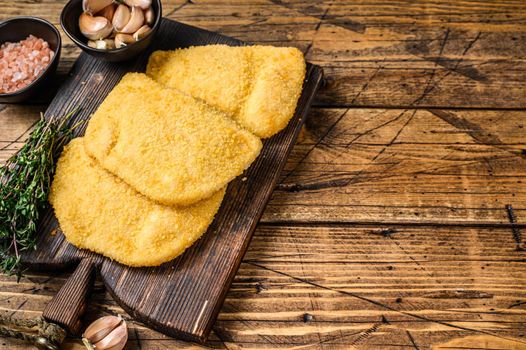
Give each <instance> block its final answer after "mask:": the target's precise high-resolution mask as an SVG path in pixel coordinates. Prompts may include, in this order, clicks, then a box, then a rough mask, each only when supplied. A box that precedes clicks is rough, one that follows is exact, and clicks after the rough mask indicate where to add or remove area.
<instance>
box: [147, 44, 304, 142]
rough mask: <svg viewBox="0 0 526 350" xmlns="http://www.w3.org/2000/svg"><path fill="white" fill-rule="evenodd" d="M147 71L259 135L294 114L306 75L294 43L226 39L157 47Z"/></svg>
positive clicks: (269, 132) (268, 132) (274, 130)
mask: <svg viewBox="0 0 526 350" xmlns="http://www.w3.org/2000/svg"><path fill="white" fill-rule="evenodd" d="M146 74H148V75H149V76H151V77H152V78H153V79H154V80H156V81H157V82H159V83H161V84H162V85H164V86H167V87H171V88H175V89H178V90H180V91H183V92H186V93H188V94H190V95H192V96H193V97H196V98H199V99H201V100H203V101H205V102H206V103H208V104H210V105H212V106H214V107H216V108H218V109H220V110H222V111H225V112H227V113H228V114H229V115H231V116H232V117H233V118H234V119H235V120H236V121H237V122H238V123H239V124H241V125H242V126H244V127H245V128H247V129H248V130H249V131H251V132H252V133H254V134H255V135H257V136H259V137H261V138H267V137H270V136H272V135H274V134H276V133H277V132H279V131H280V130H282V129H283V128H285V126H286V125H287V124H288V122H289V120H290V119H291V118H292V116H293V115H294V111H295V109H296V104H297V102H298V98H299V96H300V94H301V89H302V86H303V80H304V78H305V60H304V58H303V54H302V53H301V51H299V50H298V49H296V48H293V47H273V46H257V45H256V46H246V47H231V46H227V45H207V46H195V47H190V48H185V49H178V50H175V51H156V52H154V53H153V54H152V55H151V56H150V59H149V62H148V67H147V70H146Z"/></svg>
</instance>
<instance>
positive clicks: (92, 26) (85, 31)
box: [79, 12, 113, 40]
mask: <svg viewBox="0 0 526 350" xmlns="http://www.w3.org/2000/svg"><path fill="white" fill-rule="evenodd" d="M79 29H80V32H81V33H82V35H84V36H85V37H86V38H88V39H91V40H99V39H104V38H105V37H107V36H108V35H110V34H111V31H112V30H113V27H112V26H111V23H110V21H108V20H107V19H106V18H105V17H101V16H96V17H93V16H91V15H89V14H87V13H85V12H83V13H82V14H81V15H80V17H79Z"/></svg>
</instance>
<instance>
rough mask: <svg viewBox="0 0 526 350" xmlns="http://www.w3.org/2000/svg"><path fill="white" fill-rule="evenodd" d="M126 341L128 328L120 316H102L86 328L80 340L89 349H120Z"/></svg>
mask: <svg viewBox="0 0 526 350" xmlns="http://www.w3.org/2000/svg"><path fill="white" fill-rule="evenodd" d="M127 341H128V328H127V327H126V322H125V321H124V320H123V319H122V317H120V316H104V317H101V318H99V319H98V320H95V321H94V322H93V323H92V324H90V325H89V326H88V328H86V330H85V331H84V334H83V335H82V342H83V343H84V345H85V346H86V348H87V349H89V350H122V349H123V348H124V346H125V345H126V342H127Z"/></svg>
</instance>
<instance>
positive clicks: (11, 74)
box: [0, 17, 61, 103]
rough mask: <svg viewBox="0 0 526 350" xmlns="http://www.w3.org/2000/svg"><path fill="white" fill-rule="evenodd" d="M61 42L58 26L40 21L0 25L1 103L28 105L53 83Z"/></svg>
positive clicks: (20, 20) (28, 19) (25, 19)
mask: <svg viewBox="0 0 526 350" xmlns="http://www.w3.org/2000/svg"><path fill="white" fill-rule="evenodd" d="M60 46H61V39H60V33H59V31H58V30H57V29H56V28H55V26H54V25H53V24H51V23H49V22H48V21H46V20H44V19H41V18H37V17H16V18H12V19H8V20H6V21H3V22H0V102H1V103H6V102H7V103H13V102H22V101H26V100H28V99H29V98H31V97H33V96H35V95H36V94H38V92H39V91H41V90H42V89H43V88H45V87H46V86H48V84H49V83H50V82H51V80H52V79H53V76H54V74H55V71H56V70H57V65H58V61H59V59H60Z"/></svg>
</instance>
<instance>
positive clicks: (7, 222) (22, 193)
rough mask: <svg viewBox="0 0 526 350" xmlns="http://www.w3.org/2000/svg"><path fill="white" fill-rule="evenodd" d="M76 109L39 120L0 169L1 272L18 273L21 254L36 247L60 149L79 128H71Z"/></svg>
mask: <svg viewBox="0 0 526 350" xmlns="http://www.w3.org/2000/svg"><path fill="white" fill-rule="evenodd" d="M77 110H78V109H75V110H73V111H72V112H70V113H69V114H68V115H66V116H65V117H64V118H54V117H52V118H48V119H45V118H44V116H43V115H42V114H41V116H40V120H39V121H38V122H37V123H36V124H35V127H34V129H33V131H32V132H31V134H30V135H29V138H28V139H27V140H26V144H25V145H24V146H23V147H22V148H21V149H20V150H19V151H18V152H17V153H16V154H14V155H13V156H12V157H11V158H9V159H8V160H7V162H6V163H5V164H4V166H2V167H1V168H0V270H1V271H3V272H4V273H8V274H14V273H16V274H18V275H20V273H21V268H20V255H21V253H22V252H23V251H25V250H31V249H35V248H36V230H37V223H38V219H39V214H40V213H41V211H42V209H43V208H44V207H46V206H47V197H48V194H49V189H50V186H51V181H52V180H53V174H54V172H55V163H56V161H57V158H58V155H59V154H60V152H61V150H62V147H63V146H64V145H65V144H66V143H67V141H69V140H70V139H71V137H72V136H73V131H74V129H75V128H76V127H77V126H78V125H79V124H76V125H73V126H71V125H70V119H71V117H72V116H73V115H74V114H75V113H76V112H77Z"/></svg>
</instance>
